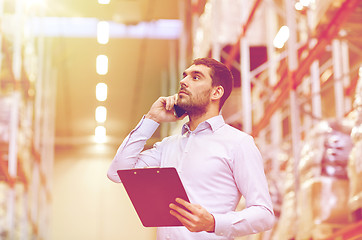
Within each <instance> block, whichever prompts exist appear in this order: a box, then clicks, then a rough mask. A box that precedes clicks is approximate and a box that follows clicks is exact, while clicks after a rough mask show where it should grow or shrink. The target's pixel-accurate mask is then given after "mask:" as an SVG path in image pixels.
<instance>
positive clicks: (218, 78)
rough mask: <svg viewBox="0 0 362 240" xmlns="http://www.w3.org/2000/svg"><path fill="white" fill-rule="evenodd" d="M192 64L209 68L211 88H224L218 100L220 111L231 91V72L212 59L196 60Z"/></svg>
mask: <svg viewBox="0 0 362 240" xmlns="http://www.w3.org/2000/svg"><path fill="white" fill-rule="evenodd" d="M193 64H194V65H205V66H207V67H208V68H210V69H211V75H210V76H211V79H212V86H213V87H214V86H222V87H223V88H224V95H223V96H222V97H221V99H220V106H219V109H221V108H222V106H223V105H224V103H225V101H226V99H228V97H229V96H230V93H231V91H232V90H233V75H232V74H231V71H230V70H229V68H228V67H227V66H226V65H225V64H223V63H221V62H219V61H216V60H215V59H213V58H197V59H195V60H194V61H193Z"/></svg>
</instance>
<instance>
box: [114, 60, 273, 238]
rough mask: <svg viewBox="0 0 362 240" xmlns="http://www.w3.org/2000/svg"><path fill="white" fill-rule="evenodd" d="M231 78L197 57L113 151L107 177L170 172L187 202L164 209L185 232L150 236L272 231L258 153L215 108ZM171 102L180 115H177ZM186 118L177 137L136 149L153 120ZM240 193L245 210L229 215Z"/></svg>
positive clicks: (217, 64)
mask: <svg viewBox="0 0 362 240" xmlns="http://www.w3.org/2000/svg"><path fill="white" fill-rule="evenodd" d="M232 82H233V78H232V75H231V72H230V71H229V69H228V68H227V67H226V66H225V65H224V64H222V63H220V62H218V61H216V60H214V59H210V58H201V59H196V60H194V62H193V64H192V66H190V67H189V68H188V69H186V70H185V72H184V73H183V79H182V80H181V81H180V91H179V93H178V94H177V95H174V96H169V97H160V98H159V99H158V100H157V101H156V102H155V103H153V105H152V106H151V108H150V110H149V112H148V113H147V114H146V115H145V116H144V117H143V119H142V120H141V122H140V123H139V124H138V125H137V127H136V128H135V129H134V130H133V131H132V132H131V133H130V134H129V135H128V136H127V138H126V139H125V140H124V141H123V143H122V145H121V146H120V147H119V149H118V151H117V154H116V156H115V158H114V159H113V161H112V163H111V166H110V168H109V170H108V177H109V178H110V179H111V180H112V181H114V182H120V179H119V177H118V175H117V170H119V169H129V168H139V167H151V166H153V167H155V166H158V167H175V168H176V169H177V171H178V173H179V175H180V178H181V180H182V182H183V184H184V186H185V189H186V192H187V194H188V196H189V200H190V202H186V201H185V200H183V199H176V200H175V202H177V203H178V204H180V205H182V206H184V207H185V208H186V209H188V211H186V210H184V209H182V208H181V207H178V206H177V205H176V204H174V203H171V204H170V213H171V214H172V215H173V216H175V217H176V218H178V219H179V220H180V222H181V223H182V224H183V225H184V227H162V228H158V229H157V239H160V240H163V239H172V240H175V239H176V240H177V239H182V240H185V239H186V240H188V239H195V240H196V239H197V240H200V239H234V238H235V237H237V236H244V235H248V234H253V233H257V232H261V231H266V230H269V229H270V228H271V227H272V226H273V222H274V213H273V209H272V204H271V200H270V196H269V191H268V186H267V181H266V178H265V175H264V170H263V163H262V158H261V155H260V153H259V151H258V149H257V147H256V146H255V144H254V141H253V138H252V137H251V136H249V135H247V134H246V133H243V132H241V131H239V130H237V129H235V128H233V127H231V126H229V125H227V124H225V122H224V120H223V118H222V116H221V115H219V112H220V109H221V107H222V106H223V104H224V102H225V101H226V99H227V98H228V97H229V95H230V93H231V90H232V84H233V83H232ZM174 104H177V105H178V106H180V107H181V108H183V109H184V110H186V113H185V114H184V115H183V116H182V117H181V118H177V117H176V116H175V115H174ZM186 115H188V117H189V122H188V123H186V124H185V125H184V126H183V129H182V134H181V135H175V136H170V137H167V138H165V139H163V140H162V141H161V142H160V143H156V144H155V146H154V147H153V148H152V149H148V150H146V151H143V152H141V151H142V150H143V147H144V145H145V143H146V140H147V139H149V138H150V137H151V136H152V135H153V133H154V132H155V131H156V129H157V127H158V126H159V123H162V122H172V121H177V120H178V119H182V118H184V117H185V116H186ZM241 196H244V198H245V202H246V208H245V209H244V210H242V211H235V208H236V206H237V204H238V202H239V200H240V197H241Z"/></svg>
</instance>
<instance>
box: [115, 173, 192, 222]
mask: <svg viewBox="0 0 362 240" xmlns="http://www.w3.org/2000/svg"><path fill="white" fill-rule="evenodd" d="M117 173H118V176H119V177H120V179H121V181H122V183H123V185H124V188H125V189H126V192H127V194H128V196H129V198H130V200H131V202H132V204H133V206H134V208H135V210H136V212H137V214H138V217H139V218H140V220H141V222H142V224H143V226H145V227H166V226H182V224H181V222H180V221H179V220H178V219H177V218H176V217H174V216H172V215H171V214H170V210H171V209H170V207H169V205H170V203H175V204H177V203H176V202H175V199H176V198H182V199H184V200H186V201H188V202H189V199H188V197H187V194H186V191H185V189H184V187H183V185H182V182H181V180H180V177H179V175H178V173H177V171H176V169H175V168H139V169H127V170H118V171H117Z"/></svg>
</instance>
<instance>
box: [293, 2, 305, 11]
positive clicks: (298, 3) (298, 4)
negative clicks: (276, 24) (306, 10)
mask: <svg viewBox="0 0 362 240" xmlns="http://www.w3.org/2000/svg"><path fill="white" fill-rule="evenodd" d="M294 6H295V9H296V10H298V11H301V10H303V4H301V3H300V2H296V3H295V5H294Z"/></svg>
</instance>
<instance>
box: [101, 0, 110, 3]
mask: <svg viewBox="0 0 362 240" xmlns="http://www.w3.org/2000/svg"><path fill="white" fill-rule="evenodd" d="M110 1H111V0H98V3H99V4H109V3H110Z"/></svg>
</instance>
